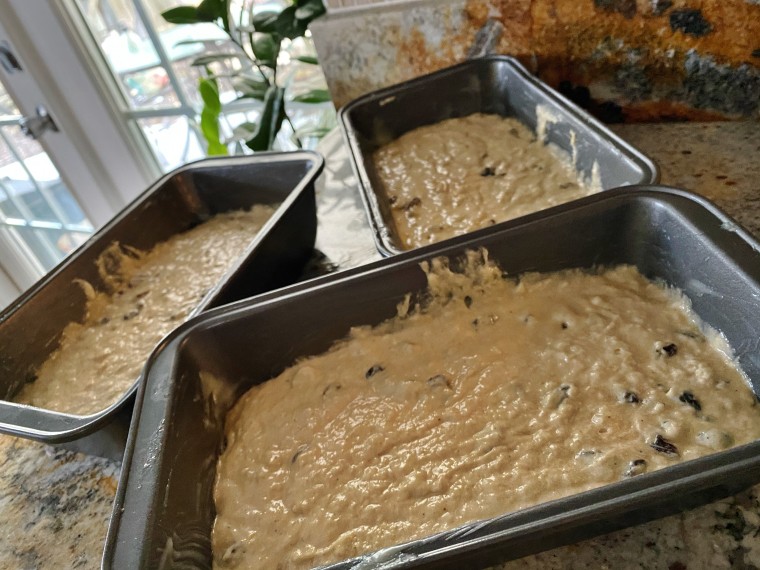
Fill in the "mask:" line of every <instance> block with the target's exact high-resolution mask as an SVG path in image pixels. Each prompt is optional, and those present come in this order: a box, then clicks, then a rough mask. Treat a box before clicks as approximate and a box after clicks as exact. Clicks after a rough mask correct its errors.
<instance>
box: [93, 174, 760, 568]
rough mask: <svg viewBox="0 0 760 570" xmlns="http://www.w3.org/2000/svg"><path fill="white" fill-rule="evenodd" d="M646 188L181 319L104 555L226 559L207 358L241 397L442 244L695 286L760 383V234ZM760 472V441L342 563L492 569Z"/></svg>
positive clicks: (332, 337)
mask: <svg viewBox="0 0 760 570" xmlns="http://www.w3.org/2000/svg"><path fill="white" fill-rule="evenodd" d="M635 189H636V192H630V191H628V190H627V189H619V190H612V191H610V192H604V193H601V194H597V195H595V196H590V197H587V198H583V199H581V200H578V201H575V202H572V203H568V204H565V205H561V206H557V207H555V208H552V209H550V210H547V211H545V212H544V213H542V214H531V215H529V216H526V217H524V218H522V219H520V220H514V221H511V222H505V223H504V224H500V225H498V226H491V227H489V228H486V229H482V230H478V231H477V232H473V233H471V234H469V235H466V236H460V237H457V238H454V239H452V240H448V241H446V242H445V243H440V244H434V245H430V246H426V247H424V248H420V249H417V250H414V251H411V252H407V253H405V254H402V255H399V256H395V257H392V258H387V259H384V260H381V261H378V262H375V263H372V264H369V265H366V266H364V267H360V268H356V269H353V270H349V271H345V272H342V273H339V274H335V275H331V276H326V277H321V278H319V279H317V280H314V281H311V282H308V283H301V284H298V285H295V286H292V287H288V288H286V289H281V290H280V291H278V292H277V293H268V294H264V295H262V296H259V297H257V298H256V299H253V300H249V301H242V302H239V303H235V304H233V305H229V306H227V307H222V308H220V309H217V310H214V311H210V312H208V313H206V314H204V315H201V316H199V317H197V318H195V319H194V320H193V321H191V322H188V323H186V324H185V325H183V326H182V327H180V328H179V329H178V330H176V331H175V332H174V333H173V334H172V335H170V336H169V337H167V339H166V340H165V342H164V343H163V344H162V345H161V347H160V348H159V349H158V350H157V351H156V352H155V353H154V354H153V355H152V357H151V359H150V361H149V363H148V365H147V367H146V371H147V372H146V375H145V379H144V382H143V383H142V384H141V387H140V390H139V392H138V395H137V404H136V408H135V413H134V416H133V420H132V428H131V434H130V440H129V443H128V445H127V451H126V453H125V459H124V468H123V470H122V475H121V480H120V482H119V489H118V492H117V498H116V503H115V507H114V515H113V518H112V520H111V526H110V529H109V533H108V539H107V543H106V551H105V557H104V565H103V567H104V568H106V569H110V568H114V569H117V568H170V567H174V566H173V565H172V564H171V562H174V563H176V566H177V567H179V566H180V565H181V566H182V567H183V568H201V569H207V568H211V552H210V533H211V528H212V523H213V520H214V516H215V513H214V504H213V498H212V487H213V484H214V477H215V464H216V460H217V457H218V453H219V450H220V445H221V440H222V426H221V424H222V421H221V418H223V415H224V412H225V411H226V410H225V409H223V408H221V409H220V408H214V407H213V404H212V403H211V402H209V401H204V397H203V392H202V390H201V386H200V382H199V376H198V373H199V370H203V371H207V372H210V373H212V374H214V375H216V376H218V377H219V378H222V379H225V382H226V383H225V385H224V386H223V387H219V388H218V390H217V393H228V392H229V393H232V394H233V395H234V396H239V395H240V394H241V393H242V392H244V391H245V390H246V389H247V388H249V387H251V386H252V385H254V384H256V383H260V382H263V381H266V380H267V379H269V378H271V377H273V376H275V375H277V374H279V373H280V372H281V371H282V370H283V369H285V368H286V367H288V366H290V365H291V364H293V362H294V361H295V360H297V359H299V358H301V357H304V356H308V355H314V354H319V353H321V352H323V351H325V350H326V349H328V348H329V347H330V346H331V345H332V344H333V343H334V341H336V340H338V339H341V338H344V337H345V336H346V334H347V333H348V331H349V329H350V327H352V326H356V325H364V324H370V325H371V324H376V323H379V322H381V321H383V320H385V319H387V318H389V317H391V316H393V315H395V313H396V306H397V304H398V303H399V302H400V301H401V300H402V298H403V297H404V295H405V294H406V293H407V292H413V293H416V294H419V293H420V292H422V291H423V290H424V288H425V287H426V278H425V275H424V273H423V272H422V270H421V269H420V267H419V264H420V262H421V261H423V260H429V259H431V258H433V257H436V256H448V257H450V258H458V257H460V256H462V255H463V253H464V252H465V251H466V250H468V249H474V248H480V247H485V248H487V249H488V251H489V257H490V258H491V259H493V260H495V261H497V262H498V263H499V264H500V265H501V267H502V268H503V269H504V270H506V271H508V272H509V273H511V274H519V273H522V272H526V271H555V270H560V269H566V268H573V267H580V268H590V267H596V266H609V265H617V264H621V263H626V264H634V265H636V266H637V267H638V268H639V270H640V271H641V272H642V273H643V274H644V275H646V276H648V277H649V278H651V279H661V280H663V281H665V282H667V283H669V284H671V285H674V286H676V287H679V288H680V289H682V290H683V291H684V292H685V293H686V294H687V295H688V296H689V297H690V298H691V300H692V302H693V308H694V310H695V311H696V313H697V314H698V315H700V316H701V318H702V319H703V320H704V321H705V322H706V323H708V324H709V325H711V326H712V327H715V328H716V329H718V330H720V331H722V332H723V333H724V334H725V336H726V337H727V339H728V340H729V342H730V343H731V344H732V346H733V347H734V349H735V351H736V356H737V358H738V360H739V362H740V364H741V366H742V367H743V369H744V370H745V371H746V373H747V375H748V377H749V378H750V379H751V381H752V387H753V390H754V391H755V393H756V394H758V393H760V355H759V354H758V351H757V345H758V340H757V339H758V338H760V321H759V320H758V319H757V318H751V316H752V315H758V314H760V245H759V244H758V243H757V242H756V241H754V240H753V239H752V238H751V237H749V235H748V234H747V233H746V232H744V231H743V230H741V229H740V228H738V227H737V226H736V225H735V224H734V223H733V222H732V221H731V220H730V219H729V218H728V217H726V216H725V215H724V214H723V213H721V212H720V211H719V210H718V209H717V208H715V207H714V206H713V205H711V204H710V203H709V202H708V201H706V200H704V199H702V198H698V197H696V196H694V195H692V194H689V193H688V192H684V191H680V190H674V189H667V188H664V187H636V188H635ZM296 331H297V332H296ZM294 333H295V334H294ZM210 417H212V418H213V417H216V418H217V420H216V421H209V418H210ZM188 441H192V442H193V445H187V442H188ZM758 480H760V441H758V442H753V443H751V444H748V445H744V446H741V447H737V448H734V449H730V450H727V451H723V452H720V453H715V454H713V455H710V456H707V457H704V458H701V459H697V460H693V461H688V462H684V463H681V464H679V465H675V466H673V467H668V468H666V469H662V470H659V471H655V472H652V473H648V474H644V475H640V476H638V477H635V478H633V479H628V480H625V481H621V482H618V483H615V484H612V485H608V486H605V487H601V488H598V489H595V490H592V491H588V492H585V493H581V494H578V495H574V496H570V497H567V498H565V499H560V500H557V501H552V502H549V503H544V504H542V505H539V506H536V507H533V508H529V509H526V510H524V511H520V512H517V513H514V514H509V515H506V516H503V517H499V518H495V519H491V520H487V521H482V522H478V523H473V524H469V525H465V526H464V527H460V528H458V529H456V530H453V531H451V532H447V533H444V534H440V535H436V536H434V537H432V538H429V539H424V540H419V541H415V542H411V543H408V544H405V545H401V546H399V547H395V548H391V549H388V550H384V551H381V552H380V553H376V554H375V555H373V556H367V557H363V558H360V559H355V560H351V561H347V562H345V563H340V564H337V565H335V566H334V567H331V568H335V569H341V570H343V569H349V568H368V567H375V566H377V565H379V563H380V562H381V561H382V562H383V565H382V567H383V568H418V567H419V568H422V567H425V568H427V567H430V568H433V567H435V568H478V567H484V566H487V565H490V564H493V563H496V562H498V561H505V560H508V559H511V558H517V557H520V556H523V555H527V554H529V553H532V552H536V551H539V550H542V549H548V548H552V547H554V546H559V545H561V544H566V543H571V542H577V541H579V540H583V539H586V538H589V537H591V536H594V535H596V534H602V533H606V532H609V531H611V530H614V529H617V528H622V527H625V526H630V525H633V524H637V523H640V522H644V521H645V520H649V519H652V518H656V517H660V516H664V515H666V514H670V513H673V512H676V511H679V510H683V509H686V508H690V507H694V506H697V505H699V504H702V503H706V502H709V501H712V500H714V499H717V498H719V497H722V496H727V495H729V494H732V493H735V492H738V491H739V490H741V489H742V488H746V487H748V486H750V485H751V484H752V483H755V482H757V481H758ZM361 562H364V563H366V566H357V564H360V563H361ZM180 563H181V564H180Z"/></svg>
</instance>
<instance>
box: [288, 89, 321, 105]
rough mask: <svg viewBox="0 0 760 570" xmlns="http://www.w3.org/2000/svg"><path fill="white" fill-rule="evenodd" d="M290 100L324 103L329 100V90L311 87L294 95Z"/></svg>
mask: <svg viewBox="0 0 760 570" xmlns="http://www.w3.org/2000/svg"><path fill="white" fill-rule="evenodd" d="M292 100H293V101H295V102H297V103H324V102H326V101H330V92H329V91H328V90H327V89H312V90H311V91H307V92H306V93H301V94H300V95H296V96H295V97H293V99H292Z"/></svg>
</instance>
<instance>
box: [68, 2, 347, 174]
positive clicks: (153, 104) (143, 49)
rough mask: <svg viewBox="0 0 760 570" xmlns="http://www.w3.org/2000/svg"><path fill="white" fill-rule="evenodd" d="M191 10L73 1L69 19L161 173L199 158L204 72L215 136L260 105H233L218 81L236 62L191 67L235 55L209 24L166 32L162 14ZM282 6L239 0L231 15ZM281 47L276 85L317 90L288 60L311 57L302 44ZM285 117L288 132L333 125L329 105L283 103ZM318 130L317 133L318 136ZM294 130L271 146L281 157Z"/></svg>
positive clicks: (314, 78) (229, 90)
mask: <svg viewBox="0 0 760 570" xmlns="http://www.w3.org/2000/svg"><path fill="white" fill-rule="evenodd" d="M187 3H194V2H193V0H188V1H185V2H182V1H178V0H75V3H74V7H75V9H76V12H77V14H76V16H77V17H78V18H79V19H80V22H81V23H82V24H83V28H82V29H83V30H84V31H85V32H86V33H87V34H89V36H90V40H91V41H90V42H89V45H90V47H91V49H93V50H96V51H97V53H96V54H95V55H96V56H97V57H100V58H102V60H104V61H105V62H106V63H107V69H108V70H109V71H110V74H111V80H112V81H111V85H112V87H113V93H112V95H113V97H114V100H115V102H116V104H117V105H118V107H119V112H120V113H121V116H122V117H123V120H124V121H125V122H127V123H130V124H132V125H133V126H136V127H138V128H139V131H140V133H141V134H142V136H143V137H144V138H145V140H147V141H148V143H149V145H150V148H151V150H152V151H153V154H154V156H155V159H156V160H157V161H158V163H159V165H160V167H161V169H162V170H163V171H168V170H171V169H173V168H176V167H177V166H179V165H181V164H183V163H185V162H188V161H191V160H196V159H199V158H202V157H204V156H205V154H206V153H205V142H204V140H203V137H202V136H201V134H200V131H199V128H198V124H197V120H198V117H197V114H198V110H199V109H200V107H201V105H202V102H201V100H200V97H199V95H198V89H197V88H198V82H199V80H200V79H201V78H202V77H203V76H204V75H205V74H206V68H208V69H210V70H211V71H212V73H214V74H215V75H216V76H217V77H218V82H219V87H220V99H221V101H222V104H223V112H222V115H221V117H220V127H221V131H222V135H223V137H224V138H226V139H228V140H232V138H233V133H234V129H235V127H237V126H238V125H240V124H241V123H244V122H255V121H256V120H257V119H258V117H259V111H260V108H261V102H260V101H257V100H255V99H250V98H249V99H240V98H238V94H237V92H236V90H235V88H234V87H233V85H232V83H231V81H230V80H229V78H227V77H225V76H226V75H227V74H228V73H227V72H229V71H230V66H234V65H236V60H235V59H228V60H218V61H212V62H210V63H208V65H207V66H197V65H193V63H194V62H195V61H196V60H197V59H198V58H199V57H201V56H203V55H204V54H206V55H208V54H220V53H221V54H223V53H234V52H235V50H236V49H237V48H236V46H235V45H234V44H233V43H232V42H231V41H230V40H229V38H227V36H226V34H225V33H224V31H222V30H221V29H219V28H218V27H217V26H216V25H214V24H193V25H172V24H169V23H167V22H165V21H164V20H163V18H161V12H163V11H165V10H167V9H169V8H173V7H175V6H178V5H181V4H187ZM285 5H286V1H285V0H240V1H237V2H234V1H233V3H232V12H233V13H240V12H241V11H242V10H245V9H247V8H248V7H252V10H253V12H254V13H255V12H257V11H264V10H275V9H280V8H282V7H283V6H285ZM285 42H286V44H287V45H284V46H283V47H284V49H283V51H282V52H281V54H280V57H279V59H278V64H279V70H280V72H279V81H280V84H281V85H288V86H289V88H290V92H291V94H296V93H299V92H302V91H307V90H309V89H312V88H315V87H323V86H324V78H323V77H322V74H321V71H320V70H319V68H318V67H317V66H313V65H309V64H305V63H301V62H299V61H296V60H295V59H293V57H294V56H296V55H314V50H313V46H312V44H311V41H310V40H309V39H308V38H305V39H304V38H299V39H297V40H295V41H293V42H289V41H288V40H285ZM288 112H289V115H290V117H291V119H292V123H293V128H294V129H295V130H297V131H299V132H304V131H311V130H316V131H324V129H325V128H330V127H332V126H333V125H334V111H333V108H332V105H331V104H330V103H326V104H309V103H297V102H293V101H290V102H289V103H288ZM319 127H323V129H319ZM292 134H293V130H292V129H291V130H290V132H289V133H287V132H286V133H283V135H282V136H280V137H279V138H278V140H277V146H278V147H279V148H280V149H283V150H288V149H294V148H296V142H295V141H294V138H293V137H292ZM305 138H306V140H305V141H304V144H305V146H314V145H315V144H316V142H317V140H318V139H317V137H316V136H313V137H308V136H307V137H305ZM230 147H231V149H232V150H233V151H235V152H249V151H248V149H247V148H245V147H244V146H242V145H236V146H233V145H230Z"/></svg>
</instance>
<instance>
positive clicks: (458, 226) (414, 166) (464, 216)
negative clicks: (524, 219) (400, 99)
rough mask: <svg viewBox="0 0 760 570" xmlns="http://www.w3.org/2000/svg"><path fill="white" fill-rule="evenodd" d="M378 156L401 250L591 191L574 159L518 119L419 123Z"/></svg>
mask: <svg viewBox="0 0 760 570" xmlns="http://www.w3.org/2000/svg"><path fill="white" fill-rule="evenodd" d="M373 161H374V164H375V167H376V169H377V173H378V176H379V177H380V180H381V181H382V184H383V187H384V191H385V194H386V196H387V198H388V201H389V202H390V204H391V212H392V215H393V222H394V224H395V226H396V230H397V233H398V236H399V238H400V239H401V242H402V245H403V247H404V248H413V247H419V246H421V245H426V244H429V243H434V242H437V241H441V240H443V239H447V238H450V237H453V236H456V235H460V234H464V233H467V232H471V231H473V230H476V229H479V228H483V227H486V226H489V225H491V224H495V223H496V222H503V221H505V220H511V219H513V218H517V217H519V216H523V215H525V214H530V213H532V212H537V211H538V210H543V209H544V208H548V207H550V206H556V205H558V204H563V203H565V202H569V201H570V200H574V199H576V198H581V197H583V196H587V195H589V194H591V193H593V192H596V191H598V190H599V189H600V188H599V185H598V182H597V183H593V182H590V183H588V184H586V183H585V182H584V181H582V180H579V179H578V175H577V173H576V171H575V168H574V166H573V164H572V163H571V161H570V158H569V157H568V156H566V155H565V154H564V153H563V152H562V151H561V150H560V149H558V148H555V147H553V146H546V145H544V141H543V137H542V136H539V137H538V139H537V138H536V137H535V136H534V134H533V133H532V132H531V131H530V130H528V129H527V128H526V127H525V126H524V125H523V124H522V123H520V121H518V120H517V119H514V118H511V117H510V118H505V117H501V116H499V115H485V114H482V113H476V114H474V115H470V116H468V117H464V118H456V119H449V120H446V121H442V122H440V123H437V124H434V125H429V126H425V127H420V128H417V129H414V130H413V131H410V132H408V133H406V134H404V135H403V136H401V137H400V138H398V139H397V140H395V141H393V142H391V143H389V144H387V145H385V146H383V147H381V148H380V149H378V150H377V151H376V152H375V154H374V156H373Z"/></svg>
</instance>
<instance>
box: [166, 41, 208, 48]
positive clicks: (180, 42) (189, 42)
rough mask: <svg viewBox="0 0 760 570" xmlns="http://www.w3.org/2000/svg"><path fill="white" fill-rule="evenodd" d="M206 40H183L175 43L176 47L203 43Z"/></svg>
mask: <svg viewBox="0 0 760 570" xmlns="http://www.w3.org/2000/svg"><path fill="white" fill-rule="evenodd" d="M205 41H206V40H181V41H178V42H177V43H175V44H174V47H179V46H187V45H192V44H202V43H203V42H205Z"/></svg>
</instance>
